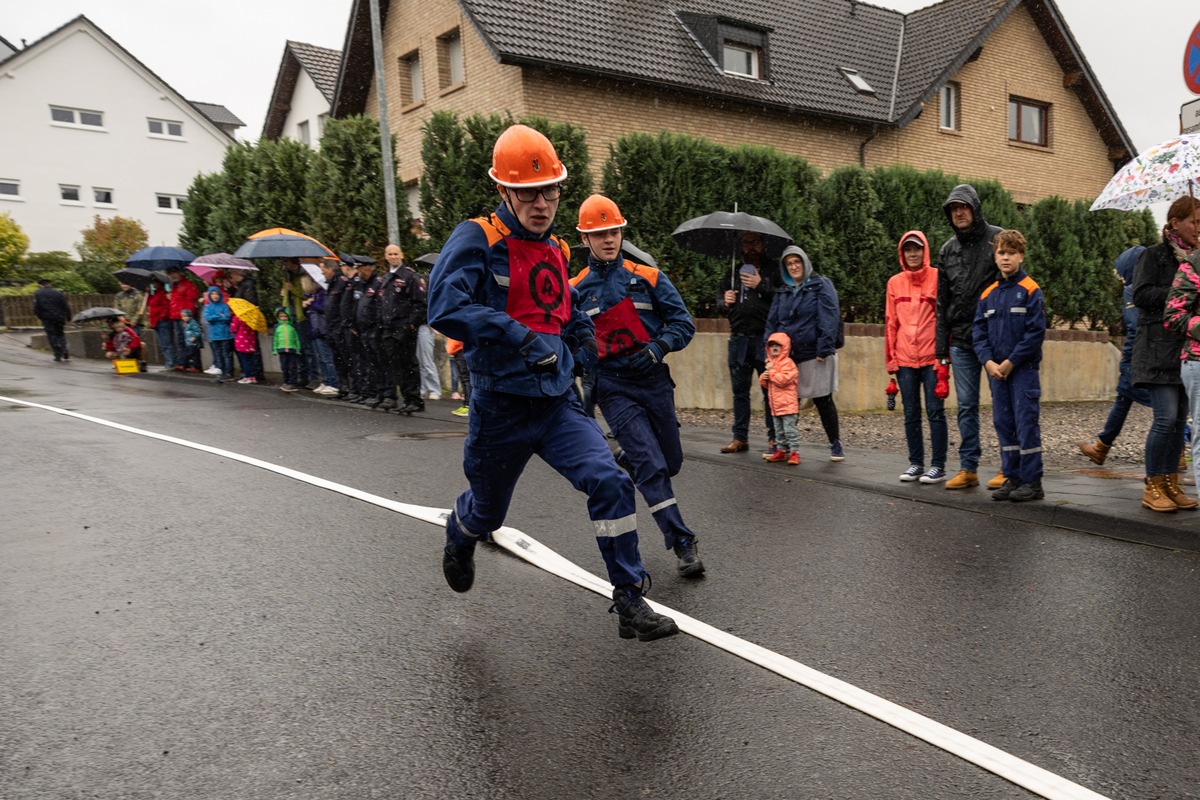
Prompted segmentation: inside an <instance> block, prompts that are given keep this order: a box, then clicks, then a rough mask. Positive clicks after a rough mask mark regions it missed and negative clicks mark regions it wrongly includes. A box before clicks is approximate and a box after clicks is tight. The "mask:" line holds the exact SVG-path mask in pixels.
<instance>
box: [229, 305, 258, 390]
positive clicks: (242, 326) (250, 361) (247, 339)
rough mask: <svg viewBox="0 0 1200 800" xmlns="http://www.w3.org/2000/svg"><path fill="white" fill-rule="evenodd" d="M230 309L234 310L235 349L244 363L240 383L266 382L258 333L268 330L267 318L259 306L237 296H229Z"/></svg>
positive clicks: (230, 323) (242, 363)
mask: <svg viewBox="0 0 1200 800" xmlns="http://www.w3.org/2000/svg"><path fill="white" fill-rule="evenodd" d="M229 310H230V311H232V312H233V317H232V318H231V319H230V320H229V330H230V331H231V332H232V333H233V350H234V352H235V353H237V358H238V361H239V362H240V363H241V365H242V377H241V380H239V381H238V383H265V381H264V380H263V365H262V357H261V356H260V355H259V350H258V334H260V333H265V332H266V330H267V318H266V317H264V316H263V313H262V311H261V310H260V309H259V307H258V306H256V305H254V304H252V303H250V302H249V301H248V300H242V299H240V298H237V297H231V298H229Z"/></svg>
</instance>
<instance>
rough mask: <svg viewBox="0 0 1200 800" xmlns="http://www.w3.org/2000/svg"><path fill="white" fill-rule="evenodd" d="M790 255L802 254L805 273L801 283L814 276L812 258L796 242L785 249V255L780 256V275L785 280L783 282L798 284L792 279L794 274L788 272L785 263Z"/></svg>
mask: <svg viewBox="0 0 1200 800" xmlns="http://www.w3.org/2000/svg"><path fill="white" fill-rule="evenodd" d="M788 256H800V260H801V261H803V262H804V275H803V277H802V279H801V280H800V283H802V284H803V283H805V282H806V281H807V280H808V279H809V278H811V277H812V272H813V266H812V260H811V259H809V257H808V253H806V252H804V251H803V250H802V249H800V248H799V247H797V246H796V245H794V244H793V245H790V246H789V247H788V248H787V249H786V250H784V251H783V255H781V256H780V257H779V276H780V278H781V279H782V280H783V283H784V284H786V285H788V286H796V282H795V281H794V280H792V276H791V275H790V274H789V273H788V271H787V267H785V266H784V265H783V264H784V262H785V261H787V257H788Z"/></svg>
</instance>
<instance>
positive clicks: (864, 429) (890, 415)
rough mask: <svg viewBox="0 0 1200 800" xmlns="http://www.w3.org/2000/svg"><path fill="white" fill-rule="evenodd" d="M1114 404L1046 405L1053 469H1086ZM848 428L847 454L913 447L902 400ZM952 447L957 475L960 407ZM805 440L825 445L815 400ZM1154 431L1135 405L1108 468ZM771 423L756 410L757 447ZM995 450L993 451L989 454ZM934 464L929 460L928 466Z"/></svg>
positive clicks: (987, 424)
mask: <svg viewBox="0 0 1200 800" xmlns="http://www.w3.org/2000/svg"><path fill="white" fill-rule="evenodd" d="M1111 406H1112V404H1111V403H1110V402H1107V401H1105V402H1079V403H1043V404H1042V415H1041V424H1042V448H1043V459H1044V460H1045V465H1046V469H1047V470H1071V469H1086V468H1088V467H1091V466H1093V465H1092V462H1091V461H1089V460H1088V459H1087V457H1085V456H1084V455H1083V454H1082V453H1080V452H1079V442H1080V441H1090V440H1094V439H1095V438H1096V434H1097V433H1099V432H1100V430H1101V428H1103V427H1104V421H1105V419H1107V418H1108V411H1109V408H1111ZM678 416H679V421H680V423H681V424H683V425H691V426H694V427H699V428H724V429H725V430H728V429H729V427H730V425H731V424H732V422H733V412H732V411H710V410H703V409H680V410H679V411H678ZM839 417H840V423H841V429H842V431H841V432H842V444H843V445H844V446H845V448H846V451H847V455H848V456H849V457H853V455H854V451H855V450H876V451H883V452H887V453H895V454H898V455H900V456H904V455H905V454H906V453H907V452H908V447H907V445H906V444H905V441H904V412H903V411H902V410H901V408H900V404H899V403H897V406H896V410H895V411H884V412H877V413H859V412H852V413H845V412H843V413H842V414H840V415H839ZM991 419H992V410H991V407H990V406H985V407H983V408H982V409H981V413H980V420H979V422H980V438H981V439H982V440H983V453H984V455H983V465H982V467H981V469H982V470H983V471H984V472H987V471H989V470H990V469H994V468H996V467H998V466H999V463H1000V458H999V444H998V442H997V441H996V433H995V430H994V429H993V427H992V425H991ZM947 423H948V426H949V433H950V447H949V452H948V453H947V461H948V462H949V463H947V464H946V469H947V470H948V471H949V472H950V473H951V474H953V473H954V472H955V471H956V470H957V469H958V425H957V424H956V423H955V420H954V411H953V410H951V411H950V412H949V414H948V415H947ZM922 425H923V432H924V434H925V452H926V456H928V453H929V424H928V421H927V420H925V419H924V415H923V414H922ZM797 427H798V428H799V431H800V439H801V441H803V442H806V443H813V444H818V443H824V442H825V432H824V431H823V430H822V429H821V420H820V419H819V418H818V417H817V412H816V410H815V409H814V408H813V407H812V405H811V404H809V405H808V407H807V408H805V409H803V410H802V411H801V412H800V420H799V424H798V426H797ZM1149 429H1150V409H1148V408H1143V407H1141V406H1138V405H1135V406H1134V407H1133V408H1132V409H1131V410H1130V412H1129V417H1128V418H1127V419H1126V420H1125V429H1124V430H1123V431H1122V432H1121V436H1120V438H1118V439H1117V442H1116V444H1115V446H1114V447H1113V449H1112V450H1111V451H1110V452H1109V454H1108V461H1107V462H1105V465H1104V466H1105V468H1115V469H1123V468H1127V467H1133V466H1136V465H1140V464H1142V454H1143V451H1144V449H1145V445H1146V432H1147V431H1148V430H1149ZM765 445H766V427H765V425H764V424H763V418H762V414H761V413H756V414H755V415H754V416H753V417H752V418H751V422H750V448H751V450H761V449H765ZM989 453H990V454H991V455H990V456H989ZM926 466H928V464H927V465H926Z"/></svg>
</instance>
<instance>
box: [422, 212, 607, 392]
mask: <svg viewBox="0 0 1200 800" xmlns="http://www.w3.org/2000/svg"><path fill="white" fill-rule="evenodd" d="M489 219H490V223H489V224H490V225H492V226H494V228H496V229H499V231H500V233H502V234H504V235H503V236H500V237H499V238H496V239H495V241H493V242H489V237H488V229H487V228H485V227H484V225H481V224H480V223H479V222H476V221H475V220H468V221H467V222H463V223H460V224H459V225H458V227H456V228H455V229H454V232H453V233H451V234H450V238H449V239H448V240H447V241H446V244H445V246H444V247H443V248H442V250H441V253H440V254H439V255H438V259H437V265H436V266H435V267H434V268H433V272H432V273H430V275H429V295H428V298H429V325H430V326H431V327H433V328H434V329H436V330H438V331H440V332H441V333H442V334H444V335H446V336H449V337H450V338H451V339H458V340H459V341H461V342H462V343H463V354H464V355H465V357H466V359H467V368H468V369H469V370H470V371H471V385H472V387H473V388H478V389H484V390H488V391H497V392H507V393H509V394H516V395H522V396H526V397H558V396H559V395H562V394H563V393H564V392H566V391H567V390H568V389H569V388H570V387H571V384H572V383H574V380H575V378H574V375H573V369H574V365H575V361H574V359H573V358H572V356H571V353H572V351H575V350H578V349H579V347H580V346H581V345H582V344H583V343H584V342H585V341H592V340H593V339H594V332H593V327H592V322H591V320H590V319H588V317H587V316H586V315H585V314H583V313H582V312H581V311H580V310H579V307H578V306H579V302H578V301H579V295H578V293H577V292H576V291H575V289H574V287H572V286H571V285H570V284H569V283H567V284H565V285H564V286H563V287H561V289H562V291H568V292H570V298H569V302H570V307H569V314H568V319H567V321H566V323H565V324H564V325H563V327H562V329H561V331H560V332H559V334H557V335H556V334H552V333H536V334H535V338H534V339H533V340H532V341H531V342H529V343H528V344H525V345H522V343H523V342H525V339H526V337H527V336H528V334H529V333H530V329H529V328H528V327H526V326H525V325H524V324H522V323H520V322H518V321H517V320H515V319H513V318H512V317H511V316H509V314H508V313H507V311H506V308H507V305H508V294H509V269H508V250H509V246H508V242H509V240H510V239H524V240H527V241H531V242H542V243H549V242H557V240H556V239H552V238H551V236H550V234H549V233H547V234H546V235H545V236H535V235H534V234H532V233H529V232H528V231H526V230H525V229H524V228H522V227H521V224H520V223H519V222H518V221H517V220H516V218H515V217H513V215H512V214H510V213H509V211H508V209H507V208H506V207H504V206H503V205H502V206H501V207H500V208H498V209H497V210H496V212H495V213H494V214H493V215H492V216H491V217H490V218H489ZM501 226H502V227H501ZM560 247H562V249H564V250H565V246H562V245H560ZM568 255H569V253H568V252H564V254H563V257H564V259H565V258H566V257H567V256H568ZM551 353H557V354H558V364H557V369H556V370H555V371H554V372H550V373H541V374H535V373H533V372H531V371H530V369H529V367H530V365H531V364H533V363H535V362H537V361H538V360H540V359H541V358H543V357H544V356H548V355H550V354H551Z"/></svg>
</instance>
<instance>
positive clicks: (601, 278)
mask: <svg viewBox="0 0 1200 800" xmlns="http://www.w3.org/2000/svg"><path fill="white" fill-rule="evenodd" d="M571 283H572V284H574V286H575V290H576V291H577V292H579V308H580V310H582V311H583V313H584V314H587V315H588V316H589V317H591V318H592V321H593V322H596V319H597V317H599V316H600V315H601V314H603V313H604V312H606V311H608V310H609V309H611V308H613V307H614V306H616V305H617V304H618V303H621V302H622V301H623V300H625V298H627V297H628V298H629V299H630V301H632V303H633V308H634V310H635V311H636V312H637V316H638V319H639V320H641V323H642V327H644V328H645V332H646V334H647V335H646V338H645V340H644V341H642V342H641V344H643V345H644V344H647V343H648V342H651V341H655V340H657V341H659V342H661V343H662V344H663V345H665V347H666V351H667V352H668V353H671V352H675V351H677V350H682V349H683V348H685V347H687V345H688V343H689V342H690V341H692V337H694V336H695V335H696V325H695V323H693V322H692V315H691V314H689V313H688V310H687V307H686V306H684V304H683V298H682V297H680V296H679V290H678V289H676V288H675V286H674V284H672V283H671V280H670V278H668V277H667V276H666V273H664V272H662V271H661V270H658V269H656V268H654V267H650V266H646V265H645V264H639V263H637V262H636V261H630V260H629V259H628V258H621V259H619V260H617V261H600V260H599V259H597V258H596V257H595V256H591V255H589V256H588V265H587V266H586V267H584V268H583V270H582V271H580V273H579V274H578V275H576V276H575V277H574V278H573V279H572V280H571ZM602 326H603V323H602V322H596V329H597V340H598V341H597V344H598V345H599V346H600V353H601V356H602V357H601V359H600V366H599V369H600V371H601V372H615V373H618V374H619V373H620V372H621V370H622V369H623V368H624V367H625V366H627V365H628V363H629V359H630V358H631V357H632V356H633V354H634V353H636V352H637V350H638V349H640V348H638V347H634V348H631V349H628V350H625V351H624V352H620V353H613V354H611V355H607V356H605V355H604V353H605V346H604V342H601V341H599V340H600V339H602V338H604V336H603V333H602V331H601V328H602ZM663 355H666V353H664V354H663Z"/></svg>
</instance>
